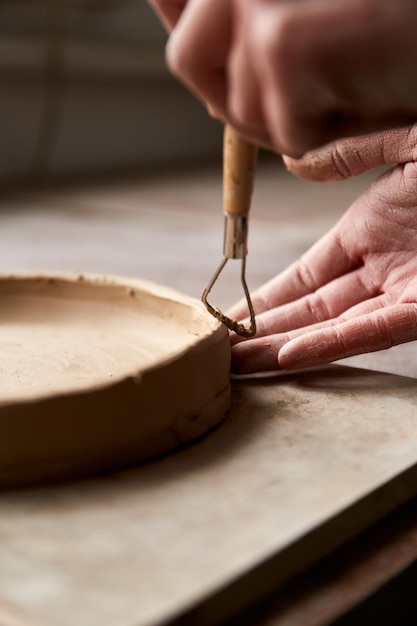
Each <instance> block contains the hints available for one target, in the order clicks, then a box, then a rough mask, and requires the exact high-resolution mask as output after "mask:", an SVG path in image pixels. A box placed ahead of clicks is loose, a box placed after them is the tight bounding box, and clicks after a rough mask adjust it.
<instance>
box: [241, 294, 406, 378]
mask: <svg viewBox="0 0 417 626" xmlns="http://www.w3.org/2000/svg"><path fill="white" fill-rule="evenodd" d="M383 304H384V302H383V298H382V297H381V298H375V299H372V300H370V301H369V302H366V303H363V305H359V306H358V307H354V308H352V309H351V311H349V312H348V313H347V315H344V316H342V317H341V318H340V319H333V320H328V321H327V322H323V323H321V324H315V325H312V326H309V327H306V328H301V329H298V330H295V331H291V332H288V333H279V334H276V335H272V336H268V337H261V338H258V339H252V340H249V341H246V342H242V343H239V344H237V345H236V346H233V348H232V371H233V372H234V373H238V374H250V373H253V372H259V371H272V370H278V369H299V368H304V367H311V366H314V365H323V364H325V363H330V362H332V361H337V360H339V359H343V358H347V357H349V356H354V355H357V354H363V353H364V352H375V351H378V350H385V349H387V348H390V347H392V346H394V345H398V344H400V343H406V342H408V341H413V340H414V339H417V305H416V304H415V303H412V304H400V305H392V306H386V307H384V306H383Z"/></svg>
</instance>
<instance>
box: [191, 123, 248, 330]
mask: <svg viewBox="0 0 417 626" xmlns="http://www.w3.org/2000/svg"><path fill="white" fill-rule="evenodd" d="M257 152H258V150H257V148H256V146H254V145H252V144H251V143H249V142H247V141H246V140H245V139H243V137H241V136H240V135H239V134H238V133H237V132H236V131H235V130H234V129H233V128H231V127H230V126H226V127H225V130H224V143H223V209H224V214H225V228H224V244H223V254H224V258H223V260H222V262H221V263H220V265H219V267H218V268H217V270H216V272H215V274H214V276H213V277H212V279H211V280H210V282H209V284H208V285H207V287H206V288H205V290H204V291H203V295H202V297H201V299H202V301H203V302H204V304H205V306H206V307H207V310H208V311H209V312H210V313H211V314H212V315H214V317H216V318H217V319H219V320H220V321H221V322H223V323H224V324H225V325H226V326H227V328H229V329H230V330H233V331H234V332H235V333H237V334H238V335H241V336H242V337H253V336H254V335H255V334H256V322H255V313H254V310H253V306H252V301H251V298H250V294H249V289H248V286H247V284H246V277H245V276H246V256H247V241H248V215H249V209H250V203H251V196H252V190H253V179H254V172H255V164H256V157H257ZM229 259H239V260H241V272H240V280H241V283H242V287H243V291H244V294H245V297H246V302H247V305H248V310H249V319H250V324H249V327H246V326H245V325H244V324H241V323H240V322H238V321H237V320H233V319H231V318H230V317H228V316H227V315H225V314H224V313H222V311H221V310H220V309H218V308H217V307H214V306H212V305H211V304H210V303H209V302H208V301H207V296H208V295H209V293H210V291H211V289H212V287H213V285H214V283H215V282H216V281H217V279H218V277H219V275H220V273H221V272H222V270H223V268H224V266H225V265H226V263H227V261H228V260H229Z"/></svg>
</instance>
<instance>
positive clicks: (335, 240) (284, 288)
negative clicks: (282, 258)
mask: <svg viewBox="0 0 417 626" xmlns="http://www.w3.org/2000/svg"><path fill="white" fill-rule="evenodd" d="M357 262H358V261H357V259H353V258H351V257H350V256H349V254H348V253H347V251H346V249H345V247H344V246H343V245H342V242H341V240H340V237H339V233H338V230H337V229H336V228H333V229H332V230H330V231H329V232H328V233H327V234H326V235H324V237H322V238H321V239H320V240H319V241H318V242H316V243H315V244H314V245H313V246H312V247H311V248H310V249H309V250H308V251H307V252H306V253H305V254H304V255H303V256H302V257H301V258H300V259H299V260H298V261H296V262H295V263H293V264H292V265H290V266H289V267H288V268H287V269H286V270H284V271H283V272H281V273H280V274H278V276H276V277H275V278H273V279H271V280H270V281H268V282H267V283H265V285H263V286H262V287H260V288H259V289H257V290H256V291H255V292H254V293H253V294H252V304H253V307H254V311H255V314H256V315H259V314H260V313H263V312H264V311H268V310H270V309H273V308H275V307H279V306H282V305H284V304H287V303H288V302H293V301H295V300H298V299H299V298H301V297H303V296H305V295H307V294H310V293H312V292H314V291H316V290H317V289H319V288H320V287H322V286H323V285H326V284H327V283H329V282H330V281H332V280H334V279H335V278H337V277H338V276H341V275H343V274H345V273H347V272H350V271H351V270H353V269H354V267H355V265H356V264H357ZM228 315H229V316H230V317H233V318H235V319H238V320H241V319H244V318H246V317H247V306H246V301H245V300H241V301H240V302H238V303H237V304H236V305H235V306H234V307H232V308H231V309H230V311H228Z"/></svg>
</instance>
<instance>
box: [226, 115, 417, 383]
mask: <svg viewBox="0 0 417 626" xmlns="http://www.w3.org/2000/svg"><path fill="white" fill-rule="evenodd" d="M416 161H417V126H414V127H410V128H405V129H401V130H398V131H395V132H394V131H392V132H385V133H380V134H377V135H374V136H369V137H364V138H356V139H351V140H349V139H348V140H344V141H341V142H338V143H336V144H334V145H332V146H328V147H326V148H325V149H324V150H322V151H317V152H316V153H310V154H307V155H306V156H305V158H304V159H302V160H301V161H292V160H291V159H287V165H288V166H289V167H290V169H292V170H293V171H296V172H297V173H299V174H303V175H307V176H308V177H309V178H311V179H319V180H338V179H340V178H348V177H349V176H352V175H355V174H360V173H361V172H363V171H365V170H367V169H371V168H372V167H375V166H378V165H382V164H383V163H397V162H399V163H402V164H401V165H397V166H395V167H394V168H393V169H391V170H389V171H387V172H385V173H384V174H382V175H381V176H380V177H379V178H378V179H377V180H376V181H375V182H374V183H373V184H372V185H371V186H370V188H369V189H368V190H367V191H366V192H365V193H364V194H363V195H362V196H361V197H360V198H359V199H358V200H357V201H356V202H354V203H353V204H352V206H351V207H350V208H349V209H348V211H347V212H346V213H345V214H344V216H343V217H342V218H341V219H340V220H339V222H338V223H337V224H336V225H335V226H334V227H333V228H332V229H331V230H330V231H329V232H328V233H327V234H326V235H324V237H322V238H321V239H320V240H319V241H318V242H317V243H316V244H315V245H313V247H312V248H310V250H309V251H308V252H307V253H306V254H305V255H303V256H302V257H301V258H300V259H299V260H298V261H297V262H296V263H294V264H293V265H291V266H290V267H289V268H288V269H287V270H285V271H284V272H282V273H281V274H279V275H278V276H277V277H276V278H274V279H272V280H271V281H270V282H268V283H267V284H266V285H264V286H263V287H261V288H260V289H258V290H257V291H256V292H255V293H254V294H253V305H254V309H255V312H256V314H257V317H256V320H257V327H258V333H257V335H256V337H255V338H253V339H249V340H244V341H242V340H241V339H240V338H239V337H237V336H234V337H232V342H233V343H234V345H233V347H232V370H233V371H235V372H236V373H250V372H255V371H267V370H275V369H297V368H302V367H308V366H312V365H320V364H324V363H329V362H331V361H335V360H338V359H342V358H344V357H348V356H353V355H357V354H361V353H364V352H373V351H376V350H383V349H385V348H390V347H391V346H394V345H396V344H400V343H405V342H408V341H412V340H414V339H417V162H416ZM246 314H247V313H246V308H245V306H244V303H243V302H241V303H240V304H238V305H237V306H236V307H235V308H234V309H232V310H231V311H229V312H228V315H230V316H231V317H234V318H236V319H238V320H242V318H243V317H244V316H245V315H246Z"/></svg>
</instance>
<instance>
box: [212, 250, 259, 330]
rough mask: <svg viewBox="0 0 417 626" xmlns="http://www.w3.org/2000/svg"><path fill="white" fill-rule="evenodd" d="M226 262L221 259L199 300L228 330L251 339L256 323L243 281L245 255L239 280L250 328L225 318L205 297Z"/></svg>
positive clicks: (246, 287)
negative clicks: (246, 306)
mask: <svg viewBox="0 0 417 626" xmlns="http://www.w3.org/2000/svg"><path fill="white" fill-rule="evenodd" d="M228 260H229V259H228V257H225V258H224V259H223V261H222V262H221V263H220V265H219V267H218V268H217V270H216V272H215V274H214V275H213V277H212V279H211V280H210V282H209V284H208V285H207V287H206V288H205V289H204V291H203V295H202V296H201V299H202V301H203V303H204V304H205V306H206V308H207V310H208V311H209V312H210V313H211V314H212V315H214V317H216V318H217V319H218V320H220V321H221V322H223V324H225V325H226V326H227V328H228V329H229V330H232V331H234V332H235V333H237V334H238V335H240V336H241V337H253V336H254V335H256V321H255V312H254V310H253V305H252V301H251V299H250V295H249V289H248V286H247V284H246V279H245V273H246V255H243V257H242V264H241V274H240V278H241V283H242V287H243V291H244V294H245V297H246V302H247V305H248V310H249V318H250V326H249V327H246V326H245V325H244V324H241V323H240V322H238V321H237V320H232V319H231V318H230V317H227V315H225V314H224V313H222V311H220V309H218V308H217V307H214V306H212V305H211V304H210V302H208V300H207V296H208V295H209V293H210V291H211V289H212V287H213V285H214V283H215V282H216V280H217V279H218V277H219V274H220V273H221V271H222V270H223V268H224V266H225V265H226V263H227V261H228Z"/></svg>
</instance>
